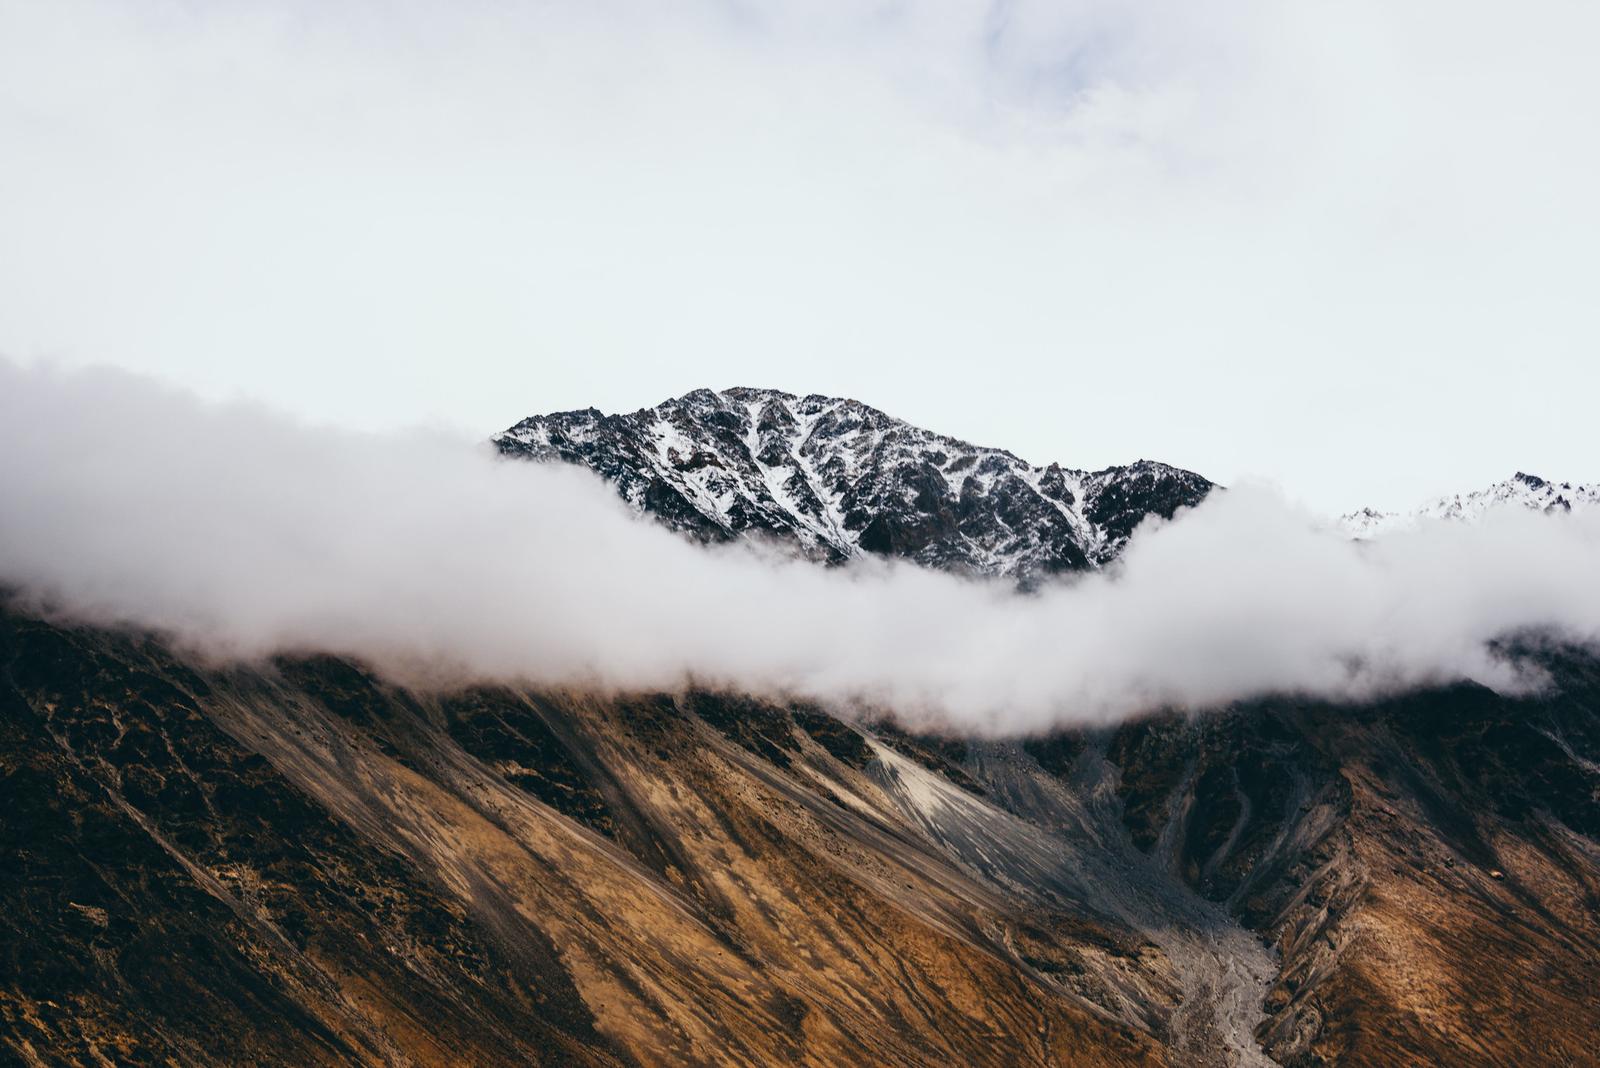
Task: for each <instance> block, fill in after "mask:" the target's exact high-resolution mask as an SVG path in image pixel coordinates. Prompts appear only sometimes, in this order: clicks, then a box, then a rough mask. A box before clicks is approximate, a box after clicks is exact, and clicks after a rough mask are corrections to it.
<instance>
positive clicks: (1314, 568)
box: [0, 364, 1600, 732]
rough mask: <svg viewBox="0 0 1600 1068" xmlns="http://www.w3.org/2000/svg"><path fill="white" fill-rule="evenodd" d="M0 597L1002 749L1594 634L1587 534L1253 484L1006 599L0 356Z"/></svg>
mask: <svg viewBox="0 0 1600 1068" xmlns="http://www.w3.org/2000/svg"><path fill="white" fill-rule="evenodd" d="M0 501H4V502H5V505H4V508H3V509H0V583H3V584H7V585H10V586H11V587H13V588H14V589H16V590H18V591H20V592H21V594H22V595H23V596H24V597H25V598H26V599H27V601H28V602H29V603H31V604H33V605H35V606H38V605H49V606H52V610H53V611H56V612H58V613H61V614H63V615H65V616H66V617H68V618H72V619H82V620H88V621H91V622H98V623H127V624H134V625H138V626H143V627H154V628H159V629H163V630H166V631H169V632H171V633H173V634H174V635H175V636H176V637H177V638H178V639H180V640H181V641H182V642H183V643H185V644H186V645H188V646H189V647H191V648H193V649H196V650H200V651H202V652H204V653H207V654H209V655H213V656H224V657H253V656H259V655H263V654H268V653H271V652H275V651H281V650H319V651H328V652H333V653H340V654H347V655H354V656H359V657H363V658H366V659H368V660H370V661H371V662H373V663H374V664H376V665H378V666H380V667H381V668H383V669H385V670H388V671H390V672H393V673H396V674H397V675H400V676H403V677H407V678H412V679H418V678H422V679H429V680H433V681H439V680H441V679H443V680H454V681H460V680H464V679H500V680H526V681H530V682H535V683H540V684H547V685H595V686H616V687H629V688H632V687H664V688H672V687H676V686H679V685H682V684H684V683H685V682H686V681H687V680H690V679H693V680H698V681H699V682H701V683H704V684H713V685H725V686H732V687H738V688H742V689H748V690H759V691H764V692H782V693H792V694H797V695H804V696H808V697H812V698H818V699H822V700H828V701H836V702H846V703H848V702H853V701H856V700H863V701H867V702H870V703H873V704H877V705H880V706H887V707H889V708H892V709H893V710H895V711H896V712H898V713H899V714H900V715H901V716H903V717H904V718H906V719H907V720H908V721H910V722H913V723H930V722H934V723H945V724H950V725H954V726H957V727H960V728H962V729H966V730H976V731H998V732H1016V731H1028V730H1035V729H1040V728H1044V727H1047V726H1050V725H1055V724H1073V723H1084V722H1095V721H1103V720H1106V719H1110V718H1116V717H1120V716H1125V715H1129V714H1132V713H1136V712H1139V711H1143V710H1147V709H1150V708H1152V707H1155V706H1159V705H1174V706H1179V707H1191V708H1203V707H1206V706H1212V705H1216V704H1219V703H1222V702H1226V701H1230V700H1234V699H1238V698H1245V697H1249V696H1252V695H1259V694H1263V693H1269V692H1282V691H1292V692H1303V693H1308V694H1313V695H1319V696H1325V697H1332V698H1342V697H1362V696H1366V695H1370V694H1373V693H1378V692H1383V691H1386V690H1389V689H1393V688H1396V687H1404V686H1410V685H1417V684H1421V683H1426V682H1436V681H1443V680H1450V679H1459V678H1470V679H1477V680H1480V681H1483V682H1486V683H1489V684H1491V685H1497V686H1508V685H1516V684H1518V683H1519V679H1518V677H1517V676H1516V674H1515V673H1514V672H1513V671H1512V670H1511V668H1509V667H1508V666H1507V665H1506V664H1504V663H1502V662H1500V661H1498V660H1496V659H1495V658H1494V656H1493V655H1492V654H1491V652H1490V650H1489V643H1490V642H1492V641H1493V640H1494V639H1496V638H1498V637H1500V636H1502V635H1505V634H1507V633H1512V632H1516V631H1519V630H1522V629H1524V628H1543V629H1548V630H1551V631H1554V632H1555V633H1557V634H1559V635H1562V636H1564V637H1567V638H1570V639H1575V640H1580V641H1591V640H1593V639H1594V638H1595V637H1596V635H1600V524H1597V523H1595V522H1594V521H1593V520H1592V518H1591V519H1590V520H1588V521H1585V520H1583V519H1580V518H1578V517H1568V518H1565V519H1555V518H1550V517H1545V516H1540V515H1536V514H1531V513H1528V514H1524V513H1521V512H1514V513H1508V514H1499V515H1493V516H1491V517H1490V519H1489V520H1487V521H1485V522H1483V523H1481V524H1477V525H1471V526H1469V525H1464V524H1437V525H1433V526H1429V527H1425V528H1422V529H1420V530H1418V531H1415V532H1408V533H1403V534H1395V535H1390V536H1386V537H1384V538H1381V539H1378V540H1375V541H1372V542H1366V543H1354V542H1350V541H1348V540H1346V539H1344V538H1343V537H1342V536H1340V535H1338V534H1337V533H1334V532H1332V531H1330V530H1328V529H1326V528H1324V527H1322V526H1321V525H1319V524H1318V522H1317V521H1315V520H1314V519H1313V518H1312V517H1310V516H1309V515H1307V514H1305V513H1303V512H1301V511H1298V510H1296V509H1295V508H1293V507H1291V506H1289V505H1287V504H1286V503H1285V502H1284V501H1283V500H1282V499H1281V498H1280V497H1278V496H1277V495H1275V494H1274V493H1272V492H1269V491H1266V490H1263V489H1260V488H1249V487H1246V488H1242V489H1240V488H1236V489H1233V490H1230V491H1228V492H1226V493H1221V494H1214V495H1213V496H1212V497H1211V498H1210V499H1209V500H1208V501H1207V502H1206V503H1205V504H1203V505H1202V506H1201V507H1200V508H1198V509H1196V510H1194V511H1192V512H1189V513H1184V514H1181V515H1180V517H1179V518H1177V519H1176V520H1174V521H1173V522H1171V523H1168V524H1165V525H1161V526H1159V527H1148V526H1147V527H1146V528H1144V529H1142V530H1141V531H1140V533H1138V534H1137V535H1136V536H1135V538H1134V541H1133V543H1132V545H1131V546H1130V547H1129V549H1128V550H1127V553H1126V556H1125V558H1124V562H1123V564H1122V566H1121V567H1120V568H1118V569H1117V570H1116V572H1115V573H1112V574H1107V575H1096V576H1091V577H1086V578H1083V579H1081V580H1079V581H1077V582H1075V583H1073V584H1071V585H1068V586H1063V587H1060V588H1051V589H1048V590H1046V591H1045V592H1043V593H1042V594H1039V595H1037V596H1031V597H1023V596H1020V595H1018V594H1016V593H1014V592H1012V591H1011V590H1010V589H1009V588H1007V587H1003V586H1000V585H990V584H982V583H974V582H969V581H963V580H960V579H956V578H953V577H950V576H947V575H943V574H938V573H934V572H928V571H921V570H918V569H915V568H911V567H903V566H902V567H889V566H866V567H860V568H853V569H847V570H831V571H830V570H824V569H821V568H818V567H815V566H813V565H810V564H805V563H798V562H778V561H773V560H770V559H763V558H761V557H758V556H757V555H755V554H754V553H752V552H749V551H746V550H744V549H740V548H724V549H719V550H707V549H702V548H698V547H695V546H692V545H690V544H688V543H687V542H685V541H683V540H681V539H680V538H678V537H677V536H676V535H672V534H669V533H667V532H666V531H664V530H662V529H661V528H659V527H657V526H655V525H654V524H651V523H648V522H644V521H640V520H636V519H634V518H633V517H632V516H630V515H629V514H628V513H627V512H626V511H625V510H624V509H623V506H622V505H621V503H620V502H619V501H618V500H617V499H616V498H615V495H614V494H613V492H612V491H611V490H610V489H609V488H608V487H606V486H605V485H603V484H602V483H600V482H599V481H597V480H596V479H594V478H593V477H592V476H590V475H589V474H587V473H586V472H582V471H579V470H577V469H573V468H566V467H552V466H544V465H534V464H528V463H524V462H517V461H505V460H500V459H497V458H495V457H494V456H493V455H492V454H491V453H490V451H489V450H488V447H487V446H485V445H482V444H475V443H472V442H469V441H463V440H459V439H456V438H452V437H448V436H441V435H438V434H432V433H420V432H414V433H403V434H400V433H397V434H385V435H373V434H355V433H347V432H342V431H335V430H329V429H324V428H318V427H313V426H308V425H305V424H302V423H298V422H295V421H293V420H290V419H287V418H284V417H281V416H278V415H275V414H273V413H271V412H270V411H267V410H264V409H261V408H256V407H245V406H220V405H214V404H208V403H205V402H202V401H200V400H198V399H196V398H195V397H193V396H192V395H190V394H187V393H184V392H181V391H175V390H172V389H168V388H165V387H161V386H158V385H156V384H153V383H151V382H150V381H148V380H145V379H140V378H136V377H132V376H129V375H126V374H125V373H121V372H110V371H90V372H78V373H65V372H59V371H52V370H47V369H21V368H18V367H16V366H15V365H7V364H0Z"/></svg>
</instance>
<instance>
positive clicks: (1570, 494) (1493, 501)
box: [1339, 471, 1600, 538]
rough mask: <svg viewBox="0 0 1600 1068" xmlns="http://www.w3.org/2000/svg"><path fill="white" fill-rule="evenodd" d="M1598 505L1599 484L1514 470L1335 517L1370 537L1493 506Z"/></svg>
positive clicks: (1554, 508)
mask: <svg viewBox="0 0 1600 1068" xmlns="http://www.w3.org/2000/svg"><path fill="white" fill-rule="evenodd" d="M1597 505H1600V485H1597V484H1594V483H1587V484H1586V483H1582V482H1551V481H1550V480H1548V479H1543V478H1540V477H1539V476H1538V475H1530V474H1526V473H1524V472H1522V471H1518V472H1517V473H1516V474H1515V475H1513V476H1511V477H1510V478H1508V479H1506V480H1505V481H1503V482H1496V483H1495V484H1494V485H1492V486H1489V487H1487V488H1486V489H1481V490H1474V491H1472V492H1470V493H1456V494H1451V495H1450V496H1447V497H1440V498H1438V499H1436V500H1432V501H1429V502H1428V503H1427V504H1424V505H1422V506H1421V507H1419V508H1414V509H1412V510H1411V511H1409V512H1380V511H1377V510H1375V509H1372V508H1362V509H1359V510H1357V511H1354V512H1349V513H1347V514H1345V515H1342V516H1340V517H1339V523H1340V525H1341V526H1342V527H1343V528H1344V529H1345V530H1347V531H1349V532H1350V534H1351V535H1352V536H1354V537H1358V538H1370V537H1372V536H1373V535H1375V534H1381V533H1383V532H1385V531H1390V530H1398V529H1401V528H1404V527H1407V526H1412V525H1415V524H1416V523H1418V522H1420V521H1423V520H1429V519H1466V520H1473V519H1479V518H1481V517H1482V516H1483V515H1484V514H1485V513H1486V512H1488V511H1490V510H1491V509H1495V508H1505V507H1512V508H1529V509H1533V510H1534V511H1538V512H1549V513H1557V512H1572V511H1583V510H1586V509H1589V508H1593V507H1596V506H1597Z"/></svg>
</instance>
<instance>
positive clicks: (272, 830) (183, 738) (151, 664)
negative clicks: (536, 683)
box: [0, 613, 1600, 1065]
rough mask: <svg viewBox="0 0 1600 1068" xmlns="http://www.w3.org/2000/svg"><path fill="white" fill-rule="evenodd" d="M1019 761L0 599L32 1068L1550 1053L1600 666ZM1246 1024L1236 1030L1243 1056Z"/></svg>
mask: <svg viewBox="0 0 1600 1068" xmlns="http://www.w3.org/2000/svg"><path fill="white" fill-rule="evenodd" d="M1546 655H1547V657H1548V659H1549V667H1550V670H1551V672H1552V675H1553V676H1554V677H1555V678H1556V679H1557V681H1558V682H1559V684H1560V688H1559V690H1558V691H1556V692H1555V693H1553V695H1551V696H1546V697H1542V698H1537V699H1528V700H1520V701H1519V700H1508V699H1505V698H1500V697H1496V696H1494V695H1492V694H1489V693H1487V692H1485V691H1481V690H1477V689H1472V688H1456V689H1450V690H1441V691H1436V692H1432V693H1428V694H1423V695H1418V696H1415V697H1411V698H1406V699H1403V700H1397V701H1393V702H1388V703H1384V704H1380V705H1372V706H1366V707H1362V708H1329V707H1324V706H1313V705H1306V704H1298V703H1293V702H1269V703H1263V704H1259V705H1254V706H1251V707H1248V708H1241V709H1234V710H1229V711H1225V712H1221V713H1218V714H1217V715H1215V716H1212V717H1208V718H1206V719H1203V720H1198V721H1194V722H1188V721H1178V720H1162V719H1155V720H1148V721H1144V722H1140V723H1136V724H1130V725H1126V726H1124V727H1122V728H1120V729H1117V730H1114V731H1109V732H1092V733H1074V734H1062V735H1057V736H1054V737H1050V738H1044V739H1034V740H1030V741H1028V742H1025V743H1022V744H1015V745H1013V744H1001V743H983V744H977V743H971V744H969V743H966V742H963V741H958V740H949V739H935V738H922V737H912V736H908V735H906V734H904V733H902V732H900V731H898V730H895V729H894V728H892V727H890V726H888V725H887V724H878V725H875V726H870V725H869V726H868V727H865V728H862V727H859V726H856V725H851V724H847V723H844V722H841V721H839V720H837V719H834V718H832V717H830V716H828V715H827V714H825V713H823V712H821V711H820V710H817V709H812V708H807V707H795V706H787V705H780V704H774V703H771V702H767V701H762V700H757V699H753V698H748V697H742V696H738V695H729V694H709V693H687V694H677V695H672V694H622V695H597V694H585V693H557V692H525V691H516V690H510V689H478V690H472V691H468V692H461V693H451V694H423V693H416V692H409V691H406V690H402V689H398V688H395V687H393V686H390V685H388V684H385V683H383V682H381V681H379V680H377V679H375V678H373V677H372V676H370V675H369V674H367V673H366V672H364V671H363V670H362V669H361V668H360V667H359V666H358V665H354V664H350V663H347V662H343V661H337V660H331V659H318V658H311V659H299V660H281V661H278V662H275V663H273V664H270V665H264V666H261V667H258V668H252V669H243V668H230V669H225V670H224V669H212V668H199V667H195V666H192V665H188V664H185V663H184V662H182V661H181V660H180V659H178V658H177V657H175V656H174V655H173V654H172V653H171V652H170V651H168V650H167V649H165V648H164V647H163V646H162V645H161V644H160V643H159V642H157V641H155V640H152V639H148V638H135V637H127V636H122V635H117V634H111V633H106V632H100V631H95V630H89V629H68V628H62V627H58V626H54V625H51V624H47V623H43V622H40V621H38V620H36V619H32V618H29V617H26V616H21V615H18V614H15V613H11V614H7V615H5V616H4V617H3V619H0V900H3V901H4V903H5V908H4V910H3V911H0V1049H3V1050H4V1051H5V1052H4V1056H5V1057H6V1058H8V1059H10V1060H12V1061H15V1062H17V1063H49V1064H57V1063H59V1064H70V1063H81V1064H93V1063H105V1062H110V1063H116V1064H139V1063H168V1062H175V1063H190V1064H239V1063H284V1064H311V1063H368V1064H407V1063H411V1064H461V1063H479V1064H505V1063H547V1064H772V1063H808V1064H840V1063H871V1064H904V1065H926V1064H946V1063H956V1064H994V1065H1013V1064H1069V1063H1070V1064H1098V1063H1105V1064H1130V1063H1170V1064H1184V1065H1189V1064H1263V1063H1269V1062H1268V1061H1267V1060H1266V1058H1267V1057H1268V1056H1269V1055H1270V1057H1272V1058H1273V1059H1275V1060H1277V1061H1278V1062H1279V1063H1283V1064H1314V1063H1340V1064H1394V1063H1414V1062H1418V1061H1421V1062H1425V1063H1448V1064H1504V1063H1513V1062H1514V1063H1552V1064H1560V1063H1581V1062H1583V1061H1584V1060H1586V1059H1587V1058H1588V1057H1589V1056H1590V1043H1591V1039H1590V1036H1591V1035H1592V1033H1593V1031H1594V1029H1595V1027H1596V1026H1597V1025H1600V1008H1597V1005H1600V1001H1597V999H1596V998H1595V997H1594V996H1593V993H1594V989H1595V983H1596V981H1597V977H1600V929H1597V925H1596V919H1595V917H1596V911H1595V905H1596V889H1597V887H1600V861H1597V857H1600V852H1597V847H1596V845H1595V836H1596V835H1597V834H1600V805H1597V802H1596V796H1597V794H1596V787H1597V783H1600V778H1597V776H1596V770H1595V769H1596V767H1597V764H1596V758H1597V757H1600V728H1597V722H1600V721H1597V717H1596V714H1595V713H1596V709H1597V708H1600V666H1597V665H1596V664H1595V662H1594V661H1593V660H1592V659H1589V658H1587V657H1583V656H1578V655H1568V654H1561V655H1559V656H1558V655H1556V654H1546ZM1258 1043H1264V1049H1263V1046H1262V1045H1260V1044H1258Z"/></svg>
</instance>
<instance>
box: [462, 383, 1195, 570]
mask: <svg viewBox="0 0 1600 1068" xmlns="http://www.w3.org/2000/svg"><path fill="white" fill-rule="evenodd" d="M494 440H495V443H496V444H497V445H498V446H499V448H500V449H501V451H502V452H504V453H506V454H507V455H511V456H525V457H529V458H532V459H540V460H546V459H560V460H565V461H567V462H570V463H578V464H583V465H585V466H587V467H590V468H592V469H593V470H595V471H596V472H598V473H599V474H600V475H601V476H602V477H604V478H606V479H607V480H608V481H611V482H613V483H615V485H616V486H617V490H618V492H619V493H620V494H621V495H622V497H623V498H624V499H625V500H627V501H628V502H629V503H630V504H631V505H632V506H633V507H634V508H636V509H638V510H639V511H641V512H644V513H648V514H651V515H653V516H656V517H657V518H659V519H660V520H661V521H663V522H665V523H666V524H668V525H669V526H671V527H673V528H675V529H678V530H682V531H685V532H687V533H689V534H691V535H693V536H695V537H697V538H700V539H703V540H706V541H726V540H729V539H731V538H734V537H738V536H741V535H744V536H764V537H771V538H776V539H778V540H781V541H783V542H785V543H787V544H789V545H791V546H794V547H798V548H799V550H800V551H802V552H803V553H805V554H807V555H809V556H811V557H813V558H815V559H819V560H826V561H830V562H836V561H841V560H846V559H849V558H851V557H854V556H858V555H861V554H863V553H875V554H879V555H885V556H895V557H901V558H904V559H908V560H913V561H916V562H917V563H919V564H924V565H927V566H930V567H937V568H942V569H945V570H950V571H956V572H961V573H967V574H980V575H1001V576H1006V577H1010V578H1014V579H1017V580H1019V581H1023V582H1028V581H1030V580H1033V579H1036V578H1038V577H1041V576H1044V575H1049V574H1053V573H1058V572H1063V571H1078V570H1083V569H1085V568H1089V567H1093V566H1096V565H1099V564H1102V563H1104V562H1106V561H1108V560H1110V559H1112V558H1113V557H1115V556H1116V555H1117V553H1118V552H1120V551H1121V549H1122V547H1123V546H1124V545H1125V544H1126V543H1127V540H1128V536H1129V535H1130V534H1131V533H1132V532H1133V530H1134V528H1135V527H1137V526H1138V525H1139V523H1140V522H1142V521H1143V520H1144V519H1145V517H1146V516H1150V515H1158V516H1161V517H1163V518H1170V517H1171V516H1172V514H1173V513H1174V512H1175V511H1176V510H1177V509H1179V508H1182V507H1185V506H1192V505H1194V504H1197V503H1199V501H1200V500H1202V499H1203V498H1204V497H1205V495H1206V493H1207V492H1209V491H1210V489H1211V483H1210V482H1208V481H1207V480H1206V479H1204V478H1202V477H1200V476H1199V475H1196V474H1194V473H1192V472H1189V471H1183V470H1179V469H1178V468H1175V467H1169V466H1167V465H1166V464H1160V463H1153V462H1150V461H1145V460H1141V461H1139V462H1138V463H1135V464H1131V465H1129V466H1126V467H1111V468H1107V469H1105V470H1103V471H1094V472H1089V471H1079V470H1073V469H1069V468H1063V467H1061V466H1060V465H1058V464H1050V465H1049V466H1046V467H1034V466H1031V465H1029V464H1027V463H1025V462H1024V461H1022V460H1020V459H1018V458H1017V457H1015V456H1013V455H1012V454H1011V453H1009V452H1006V451H1004V450H1002V449H989V448H982V447H979V446H975V445H970V444H968V443H966V442H964V441H958V440H956V439H955V438H949V437H945V436H943V435H940V434H935V433H932V432H931V431H927V430H922V429H920V428H918V427H914V426H911V425H910V424H908V423H905V422H902V421H901V420H898V419H895V418H894V417H892V416H889V415H886V414H884V413H883V412H880V411H878V410H877V409H876V408H871V407H868V406H867V405H865V404H861V403H860V402H858V401H853V400H842V399H839V398H835V397H820V396H808V397H797V396H795V395H793V394H789V393H780V392H778V391H776V390H762V389H729V390H724V391H722V392H720V393H718V392H713V391H711V390H705V389H702V390H696V391H695V392H693V393H689V394H686V395H685V396H683V397H679V398H676V399H674V400H669V401H666V402H665V403H663V404H660V405H657V406H656V407H654V408H646V409H643V410H641V411H637V412H633V413H631V414H627V415H603V414H601V413H600V412H598V411H596V410H594V409H592V408H590V409H587V410H584V411H578V412H559V413H556V414H553V415H536V416H533V417H531V418H528V419H524V420H523V421H522V422H520V423H518V424H517V425H516V426H514V427H512V428H510V429H509V430H507V431H505V432H504V433H502V434H499V435H496V437H495V439H494Z"/></svg>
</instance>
